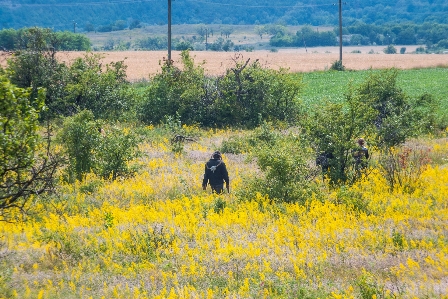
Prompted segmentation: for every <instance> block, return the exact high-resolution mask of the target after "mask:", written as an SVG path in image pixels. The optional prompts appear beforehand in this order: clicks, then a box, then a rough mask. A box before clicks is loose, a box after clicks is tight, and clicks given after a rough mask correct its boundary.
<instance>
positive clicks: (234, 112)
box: [213, 59, 303, 127]
mask: <svg viewBox="0 0 448 299" xmlns="http://www.w3.org/2000/svg"><path fill="white" fill-rule="evenodd" d="M249 62H250V60H249V59H248V60H246V61H241V60H236V61H235V66H234V67H233V68H231V69H229V70H227V73H226V75H225V76H224V77H223V78H221V79H220V80H219V97H218V98H217V99H216V101H215V102H214V105H213V110H214V113H215V115H216V120H217V121H218V122H219V123H220V124H221V125H230V124H238V125H243V126H249V127H254V126H257V125H259V124H260V123H259V121H260V119H262V120H267V121H287V122H294V121H295V120H296V117H297V116H298V114H299V112H300V103H299V101H298V99H297V96H298V95H299V93H300V91H301V90H302V87H303V83H302V78H301V76H300V75H298V74H294V75H293V74H289V73H288V71H287V70H286V69H280V70H273V69H268V68H263V67H262V66H261V65H260V63H259V61H258V60H256V61H255V62H253V63H249Z"/></svg>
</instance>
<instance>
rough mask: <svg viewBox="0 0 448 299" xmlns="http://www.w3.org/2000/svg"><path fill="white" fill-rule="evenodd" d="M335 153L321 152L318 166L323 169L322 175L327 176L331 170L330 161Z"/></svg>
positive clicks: (318, 157) (317, 160)
mask: <svg viewBox="0 0 448 299" xmlns="http://www.w3.org/2000/svg"><path fill="white" fill-rule="evenodd" d="M333 158H334V156H333V153H331V152H321V153H320V154H319V155H318V156H317V158H316V165H317V166H320V167H321V168H322V173H323V174H325V173H326V172H328V170H330V159H333Z"/></svg>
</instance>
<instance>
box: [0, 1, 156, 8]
mask: <svg viewBox="0 0 448 299" xmlns="http://www.w3.org/2000/svg"><path fill="white" fill-rule="evenodd" d="M144 2H160V1H158V0H110V1H99V2H68V3H52V4H49V3H47V4H46V3H29V4H11V3H9V4H8V3H2V2H0V6H9V7H21V6H26V7H43V6H47V7H48V6H51V7H54V6H91V5H105V4H135V3H144Z"/></svg>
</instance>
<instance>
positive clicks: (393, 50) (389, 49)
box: [383, 45, 397, 54]
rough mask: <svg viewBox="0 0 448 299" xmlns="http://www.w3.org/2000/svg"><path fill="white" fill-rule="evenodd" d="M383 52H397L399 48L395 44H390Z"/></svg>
mask: <svg viewBox="0 0 448 299" xmlns="http://www.w3.org/2000/svg"><path fill="white" fill-rule="evenodd" d="M383 52H384V53H385V54H397V49H396V48H395V47H394V46H393V45H389V46H387V48H384V50H383Z"/></svg>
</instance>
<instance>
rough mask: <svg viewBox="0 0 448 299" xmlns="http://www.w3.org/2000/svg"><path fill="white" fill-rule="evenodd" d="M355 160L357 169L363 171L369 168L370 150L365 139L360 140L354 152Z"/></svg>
mask: <svg viewBox="0 0 448 299" xmlns="http://www.w3.org/2000/svg"><path fill="white" fill-rule="evenodd" d="M352 155H353V158H354V159H355V166H356V169H363V168H366V167H367V160H368V159H369V150H368V149H367V146H366V142H365V140H364V138H359V139H358V146H357V147H356V149H354V150H353V152H352Z"/></svg>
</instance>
